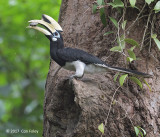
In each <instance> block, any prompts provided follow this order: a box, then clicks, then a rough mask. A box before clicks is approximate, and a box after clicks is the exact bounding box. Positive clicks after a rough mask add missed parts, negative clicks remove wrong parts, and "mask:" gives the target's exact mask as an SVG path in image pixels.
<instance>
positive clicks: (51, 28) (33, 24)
mask: <svg viewBox="0 0 160 137" xmlns="http://www.w3.org/2000/svg"><path fill="white" fill-rule="evenodd" d="M28 22H29V23H30V26H29V28H33V29H36V30H39V28H40V27H36V25H37V24H41V25H43V26H44V27H46V29H47V30H48V31H49V32H51V33H54V32H56V30H55V28H54V26H53V25H52V24H49V23H48V22H45V21H44V20H30V21H28ZM37 28H38V29H37ZM42 29H43V28H41V30H42ZM43 30H45V29H43ZM41 32H42V31H41ZM43 32H44V31H43Z"/></svg>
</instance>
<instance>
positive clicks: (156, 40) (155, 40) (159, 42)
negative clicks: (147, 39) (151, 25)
mask: <svg viewBox="0 0 160 137" xmlns="http://www.w3.org/2000/svg"><path fill="white" fill-rule="evenodd" d="M153 40H154V42H155V43H156V45H157V47H158V49H159V50H160V41H159V40H158V39H157V38H154V39H153Z"/></svg>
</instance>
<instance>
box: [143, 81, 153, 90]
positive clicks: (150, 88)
mask: <svg viewBox="0 0 160 137" xmlns="http://www.w3.org/2000/svg"><path fill="white" fill-rule="evenodd" d="M143 81H144V83H145V84H146V85H147V87H148V88H149V91H150V92H151V91H152V90H151V87H150V86H149V84H148V83H147V81H145V80H144V79H143Z"/></svg>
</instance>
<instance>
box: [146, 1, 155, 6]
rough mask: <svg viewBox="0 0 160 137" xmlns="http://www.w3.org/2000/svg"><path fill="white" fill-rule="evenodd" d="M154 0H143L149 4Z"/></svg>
mask: <svg viewBox="0 0 160 137" xmlns="http://www.w3.org/2000/svg"><path fill="white" fill-rule="evenodd" d="M153 1H154V0H145V2H146V3H147V4H148V5H149V4H151V2H153Z"/></svg>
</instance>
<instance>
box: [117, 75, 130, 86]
mask: <svg viewBox="0 0 160 137" xmlns="http://www.w3.org/2000/svg"><path fill="white" fill-rule="evenodd" d="M127 76H128V74H124V75H121V76H120V78H119V83H120V85H121V86H123V84H124V81H125V79H126V78H127Z"/></svg>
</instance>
